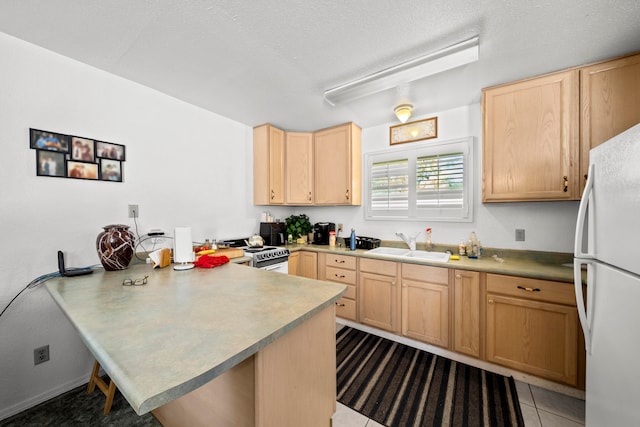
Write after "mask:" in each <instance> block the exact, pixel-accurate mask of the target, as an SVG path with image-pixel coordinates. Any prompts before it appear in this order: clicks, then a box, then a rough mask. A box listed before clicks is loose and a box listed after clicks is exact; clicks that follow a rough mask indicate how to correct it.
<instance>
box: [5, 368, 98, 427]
mask: <svg viewBox="0 0 640 427" xmlns="http://www.w3.org/2000/svg"><path fill="white" fill-rule="evenodd" d="M88 380H89V375H88V374H85V375H82V376H81V377H78V378H76V379H74V380H71V381H67V382H66V383H64V384H60V385H59V386H57V387H54V388H52V389H50V390H47V391H44V392H42V393H40V394H38V395H36V396H33V397H30V398H29V399H26V400H23V401H22V402H18V403H16V404H14V405H11V406H9V407H8V408H3V409H0V421H2V420H4V419H5V418H9V417H11V416H13V415H16V414H19V413H20V412H22V411H25V410H27V409H29V408H33V407H34V406H36V405H39V404H40V403H43V402H46V401H47V400H49V399H53V398H54V397H57V396H60V395H61V394H63V393H66V392H68V391H70V390H73V389H74V388H76V387H79V386H81V385H83V384H86V383H87V382H88Z"/></svg>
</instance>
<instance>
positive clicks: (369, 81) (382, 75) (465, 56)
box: [324, 37, 480, 105]
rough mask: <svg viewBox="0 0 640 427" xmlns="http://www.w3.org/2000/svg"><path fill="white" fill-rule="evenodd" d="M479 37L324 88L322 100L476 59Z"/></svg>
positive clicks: (397, 82) (348, 96)
mask: <svg viewBox="0 0 640 427" xmlns="http://www.w3.org/2000/svg"><path fill="white" fill-rule="evenodd" d="M479 40H480V39H479V38H478V37H474V38H472V39H469V40H466V41H463V42H460V43H458V44H454V45H453V46H449V47H446V48H444V49H440V50H438V51H437V52H433V53H429V54H427V55H424V56H421V57H419V58H415V59H412V60H410V61H407V62H403V63H402V64H398V65H394V66H393V67H389V68H387V69H384V70H381V71H378V72H375V73H373V74H369V75H368V76H366V77H362V78H360V79H358V80H354V81H352V82H349V83H345V84H343V85H340V86H338V87H334V88H333V89H329V90H326V91H325V92H324V99H325V100H326V101H327V102H328V103H329V104H331V105H336V104H337V103H340V102H347V101H352V100H354V99H357V98H361V97H363V96H367V95H372V94H374V93H377V92H380V91H383V90H387V89H391V88H394V87H396V86H398V85H400V84H404V83H409V82H412V81H415V80H419V79H422V78H425V77H428V76H431V75H434V74H438V73H441V72H442V71H447V70H451V69H453V68H456V67H460V66H462V65H465V64H469V63H471V62H474V61H477V60H478V52H479V44H480V43H479Z"/></svg>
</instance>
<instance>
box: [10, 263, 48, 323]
mask: <svg viewBox="0 0 640 427" xmlns="http://www.w3.org/2000/svg"><path fill="white" fill-rule="evenodd" d="M54 277H60V272H58V271H56V272H55V273H47V274H43V275H42V276H40V277H36V278H35V279H33V280H32V281H31V282H30V283H29V284H28V285H27V286H25V287H24V289H22V290H21V291H20V292H18V294H17V295H16V296H15V297H13V299H12V300H11V301H9V304H7V306H6V307H5V308H4V309H3V310H2V311H1V312H0V317H2V315H3V314H4V312H5V311H7V309H8V308H9V306H10V305H11V304H13V302H14V301H15V300H16V299H18V297H19V296H20V295H22V293H23V292H24V291H26V290H27V289H33V288H35V287H37V286H39V285H41V284H43V283H44V282H46V281H47V280H49V279H52V278H54Z"/></svg>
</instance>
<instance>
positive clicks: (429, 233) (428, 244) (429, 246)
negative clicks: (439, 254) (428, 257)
mask: <svg viewBox="0 0 640 427" xmlns="http://www.w3.org/2000/svg"><path fill="white" fill-rule="evenodd" d="M425 246H426V248H425V249H426V250H428V251H430V250H432V249H433V244H432V243H431V227H427V240H426V242H425Z"/></svg>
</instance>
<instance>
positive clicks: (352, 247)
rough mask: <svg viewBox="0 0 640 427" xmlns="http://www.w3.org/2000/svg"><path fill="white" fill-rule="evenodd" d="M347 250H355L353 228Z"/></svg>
mask: <svg viewBox="0 0 640 427" xmlns="http://www.w3.org/2000/svg"><path fill="white" fill-rule="evenodd" d="M349 249H351V250H352V251H355V250H356V230H355V229H354V228H352V229H351V238H350V239H349Z"/></svg>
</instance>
